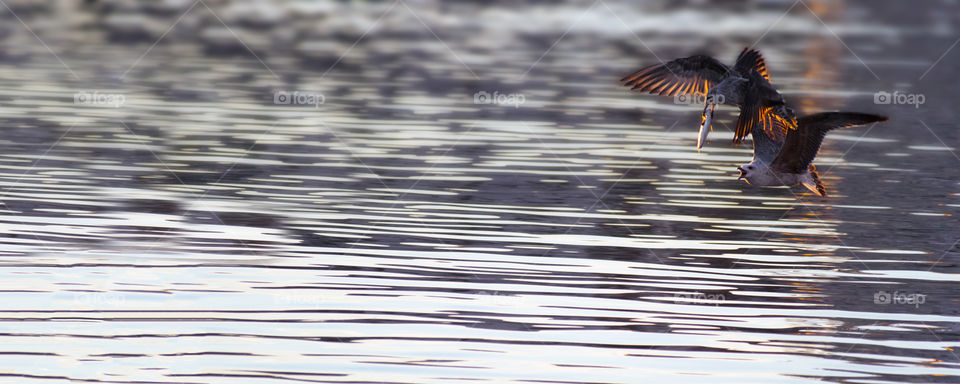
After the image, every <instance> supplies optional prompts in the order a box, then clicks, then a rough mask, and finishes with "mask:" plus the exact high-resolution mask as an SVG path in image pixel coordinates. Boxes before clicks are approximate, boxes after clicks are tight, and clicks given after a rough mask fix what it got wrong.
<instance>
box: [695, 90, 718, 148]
mask: <svg viewBox="0 0 960 384" xmlns="http://www.w3.org/2000/svg"><path fill="white" fill-rule="evenodd" d="M713 108H714V104H713V103H712V102H709V101H708V102H707V105H705V106H704V107H703V122H702V123H700V137H697V151H699V150H700V148H703V143H705V142H706V141H707V135H708V134H709V133H710V130H712V129H713V127H711V125H710V121H711V120H713Z"/></svg>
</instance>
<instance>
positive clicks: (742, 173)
mask: <svg viewBox="0 0 960 384" xmlns="http://www.w3.org/2000/svg"><path fill="white" fill-rule="evenodd" d="M737 170H738V171H740V177H738V178H737V180H743V178H744V176H746V175H747V171H746V170H744V169H743V168H740V167H737Z"/></svg>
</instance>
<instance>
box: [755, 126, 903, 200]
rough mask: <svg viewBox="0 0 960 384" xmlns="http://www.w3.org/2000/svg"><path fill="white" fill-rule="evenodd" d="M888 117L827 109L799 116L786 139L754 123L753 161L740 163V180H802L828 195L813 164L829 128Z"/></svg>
mask: <svg viewBox="0 0 960 384" xmlns="http://www.w3.org/2000/svg"><path fill="white" fill-rule="evenodd" d="M881 121H887V118H886V117H885V116H879V115H871V114H867V113H857V112H823V113H817V114H813V115H808V116H803V117H801V118H799V119H797V129H794V130H791V131H790V132H789V133H787V134H786V138H785V139H784V140H782V141H778V140H775V139H771V138H770V137H768V136H767V135H764V134H762V133H761V132H760V131H759V130H760V128H758V127H757V126H756V125H754V128H753V129H754V132H753V133H752V135H753V161H751V162H750V164H746V165H742V166H739V167H737V169H738V170H739V171H740V177H739V178H738V180H746V181H747V183H749V184H751V185H766V186H773V185H786V186H792V185H796V184H802V185H803V186H804V187H807V189H809V190H810V191H812V192H813V193H816V194H817V195H819V196H822V197H825V196H826V195H827V191H826V189H825V188H824V187H823V183H821V182H820V177H819V176H818V175H817V171H816V169H815V168H814V166H813V165H812V164H811V163H812V162H813V158H814V157H816V156H817V152H818V151H819V150H820V144H821V143H822V142H823V137H824V136H825V135H826V134H827V132H829V131H831V130H834V129H837V128H845V127H853V126H857V125H864V124H870V123H878V122H881Z"/></svg>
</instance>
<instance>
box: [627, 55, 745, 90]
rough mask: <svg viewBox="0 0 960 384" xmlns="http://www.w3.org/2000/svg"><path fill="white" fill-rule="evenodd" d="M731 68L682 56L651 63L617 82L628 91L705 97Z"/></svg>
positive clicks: (695, 57)
mask: <svg viewBox="0 0 960 384" xmlns="http://www.w3.org/2000/svg"><path fill="white" fill-rule="evenodd" d="M729 73H730V68H729V67H727V66H726V65H724V64H723V63H721V62H719V61H717V59H714V58H712V57H710V56H704V55H696V56H690V57H684V58H681V59H676V60H673V61H668V62H666V63H662V64H654V65H651V66H649V67H646V68H643V69H641V70H639V71H636V72H634V73H633V74H631V75H630V76H627V77H624V78H623V79H620V81H622V82H623V83H624V84H623V85H625V86H628V87H632V88H630V90H641V91H643V92H649V93H651V94H658V95H664V96H676V95H681V94H698V95H706V94H707V90H709V89H710V87H712V86H714V85H715V84H717V83H719V82H720V81H722V80H723V79H724V78H725V77H727V75H728V74H729Z"/></svg>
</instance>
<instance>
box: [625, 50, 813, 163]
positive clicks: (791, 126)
mask: <svg viewBox="0 0 960 384" xmlns="http://www.w3.org/2000/svg"><path fill="white" fill-rule="evenodd" d="M620 81H621V82H623V83H624V85H625V86H628V87H632V88H630V89H631V90H640V91H644V92H649V93H651V94H658V95H662V96H674V97H678V96H679V95H697V96H703V97H704V99H705V101H704V107H703V115H702V117H703V120H702V123H701V124H700V136H699V138H698V139H697V149H700V148H701V147H703V142H704V141H705V140H706V138H707V133H709V131H710V129H711V126H710V122H711V120H712V118H713V110H714V108H715V106H716V105H717V104H736V105H737V106H739V107H740V118H739V119H737V129H736V132H735V134H734V137H733V142H734V144H739V143H740V142H742V141H743V138H744V137H746V136H747V134H751V133H752V132H753V126H754V125H756V124H759V125H761V126H762V127H763V132H765V133H766V135H767V136H768V137H769V138H770V139H772V140H777V141H782V140H783V138H784V135H786V133H787V131H789V130H795V129H796V128H797V119H796V115H795V114H794V112H793V109H791V108H790V107H788V106H787V105H786V103H785V102H784V100H783V96H782V95H780V92H779V91H777V90H776V89H775V88H773V85H771V84H770V74H769V73H768V72H767V65H766V63H765V62H764V60H763V56H761V55H760V52H758V51H756V50H753V49H750V47H747V48H744V49H743V51H742V52H740V55H739V56H737V61H736V63H735V64H734V65H733V68H730V67H728V66H726V65H725V64H723V63H721V62H719V61H717V59H714V58H712V57H710V56H705V55H696V56H690V57H684V58H680V59H676V60H673V61H668V62H666V63H662V64H655V65H651V66H648V67H645V68H643V69H641V70H639V71H636V72H634V73H633V74H631V75H630V76H627V77H624V78H623V79H620Z"/></svg>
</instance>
